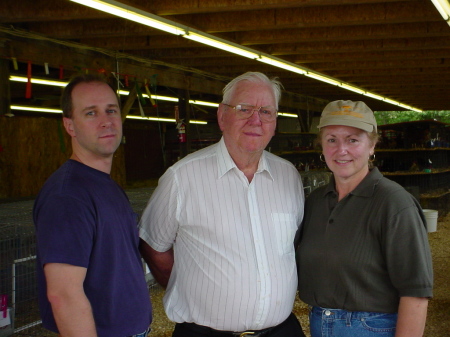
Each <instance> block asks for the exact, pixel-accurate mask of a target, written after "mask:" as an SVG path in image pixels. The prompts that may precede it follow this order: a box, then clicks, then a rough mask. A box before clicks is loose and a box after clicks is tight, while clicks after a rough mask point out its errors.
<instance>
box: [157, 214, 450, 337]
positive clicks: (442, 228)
mask: <svg viewBox="0 0 450 337" xmlns="http://www.w3.org/2000/svg"><path fill="white" fill-rule="evenodd" d="M428 237H429V241H430V246H431V252H432V255H433V268H434V297H433V299H431V300H430V302H429V305H428V318H427V324H426V328H425V334H424V336H425V337H446V336H450V323H449V322H450V278H449V275H450V213H449V214H447V216H445V217H440V218H439V221H438V225H437V231H436V232H433V233H429V234H428ZM163 296H164V291H163V290H162V289H161V288H159V287H157V286H156V287H154V288H153V289H152V290H151V297H152V302H153V307H154V308H153V310H154V318H153V324H152V332H151V333H150V335H149V337H170V336H171V335H172V331H173V327H174V324H173V322H171V321H169V320H168V319H167V316H166V314H165V313H164V309H163V307H162V297H163ZM294 313H295V314H296V316H297V317H298V319H299V320H300V322H301V324H302V327H303V330H304V331H305V334H306V336H307V337H310V334H309V323H308V309H307V307H306V305H305V304H304V303H302V302H301V301H300V300H299V299H298V298H297V300H296V301H295V304H294Z"/></svg>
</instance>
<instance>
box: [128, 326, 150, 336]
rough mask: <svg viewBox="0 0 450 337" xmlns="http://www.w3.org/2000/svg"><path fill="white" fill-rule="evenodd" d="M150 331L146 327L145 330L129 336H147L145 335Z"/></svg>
mask: <svg viewBox="0 0 450 337" xmlns="http://www.w3.org/2000/svg"><path fill="white" fill-rule="evenodd" d="M149 333H150V328H148V329H147V330H145V331H143V332H141V333H138V334H136V335H133V336H130V337H147V335H148V334H149Z"/></svg>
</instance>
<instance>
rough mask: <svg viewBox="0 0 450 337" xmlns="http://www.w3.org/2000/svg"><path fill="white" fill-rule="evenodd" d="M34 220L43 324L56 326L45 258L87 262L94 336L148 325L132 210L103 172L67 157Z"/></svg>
mask: <svg viewBox="0 0 450 337" xmlns="http://www.w3.org/2000/svg"><path fill="white" fill-rule="evenodd" d="M33 218H34V223H35V226H36V236H37V277H38V288H39V307H40V311H41V317H42V324H43V326H44V327H45V328H47V329H49V330H52V331H55V332H58V329H57V326H56V324H55V320H54V317H53V312H52V309H51V305H50V303H49V302H48V300H47V293H46V282H45V276H44V271H43V266H44V264H46V263H66V264H71V265H74V266H80V267H85V268H87V274H86V278H85V281H84V291H85V293H86V295H87V297H88V299H89V301H90V303H91V306H92V310H93V314H94V319H95V323H96V327H97V334H98V336H99V337H103V336H105V337H106V336H107V337H124V336H130V335H133V334H137V333H140V332H143V331H144V330H145V329H147V328H148V326H149V325H150V323H151V316H152V313H151V305H150V297H149V292H148V289H147V284H146V282H145V277H144V272H143V269H142V263H141V258H140V254H139V250H138V243H139V236H138V229H137V216H136V214H135V213H134V212H133V210H132V208H131V205H130V203H129V200H128V198H127V196H126V194H125V192H124V191H123V190H122V188H121V187H120V186H119V185H117V183H115V182H114V181H113V180H112V179H111V177H110V176H109V175H108V174H106V173H104V172H101V171H98V170H95V169H93V168H91V167H89V166H86V165H84V164H82V163H79V162H77V161H74V160H69V161H67V162H66V163H64V164H63V165H62V166H61V167H60V168H59V169H58V170H57V171H56V172H55V173H54V174H53V175H52V176H51V177H50V178H49V179H48V180H47V182H46V183H45V185H44V186H43V188H42V189H41V191H40V193H39V195H38V197H37V198H36V201H35V204H34V210H33Z"/></svg>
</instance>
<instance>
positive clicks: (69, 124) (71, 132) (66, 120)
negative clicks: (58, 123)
mask: <svg viewBox="0 0 450 337" xmlns="http://www.w3.org/2000/svg"><path fill="white" fill-rule="evenodd" d="M63 123H64V128H65V129H66V131H67V133H68V134H69V135H70V136H71V137H75V130H74V127H73V120H72V119H71V118H67V117H63Z"/></svg>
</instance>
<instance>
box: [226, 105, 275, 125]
mask: <svg viewBox="0 0 450 337" xmlns="http://www.w3.org/2000/svg"><path fill="white" fill-rule="evenodd" d="M222 104H223V105H226V106H228V107H230V108H232V109H234V110H235V111H236V115H237V116H238V118H239V119H249V118H250V117H252V116H253V114H254V113H255V111H258V114H259V118H261V121H262V122H273V121H274V120H275V119H277V117H278V111H277V110H276V109H275V108H274V107H273V106H260V107H256V106H254V105H249V104H238V105H236V106H233V105H229V104H226V103H222Z"/></svg>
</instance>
